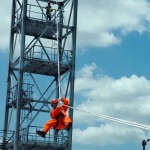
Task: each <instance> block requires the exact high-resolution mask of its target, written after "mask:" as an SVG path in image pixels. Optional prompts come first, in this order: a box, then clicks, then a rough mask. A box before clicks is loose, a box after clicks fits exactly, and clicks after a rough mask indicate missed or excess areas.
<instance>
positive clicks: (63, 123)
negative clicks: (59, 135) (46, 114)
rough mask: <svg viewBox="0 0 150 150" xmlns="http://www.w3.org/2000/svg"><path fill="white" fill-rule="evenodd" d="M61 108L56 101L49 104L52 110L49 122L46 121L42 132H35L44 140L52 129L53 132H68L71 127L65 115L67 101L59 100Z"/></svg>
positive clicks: (64, 99)
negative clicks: (64, 130) (62, 130)
mask: <svg viewBox="0 0 150 150" xmlns="http://www.w3.org/2000/svg"><path fill="white" fill-rule="evenodd" d="M61 102H62V103H63V104H62V106H58V103H59V101H58V100H57V99H53V100H52V101H51V102H50V104H51V106H52V107H53V109H52V110H51V111H50V116H51V118H52V119H51V120H48V121H47V122H46V123H45V124H44V126H43V129H42V131H40V130H37V132H36V133H37V134H38V135H39V136H41V137H43V138H45V136H46V133H47V132H48V131H49V130H50V129H51V128H54V129H55V130H61V129H66V130H67V131H69V130H70V129H71V127H72V121H71V119H70V117H69V116H68V115H67V114H66V111H67V108H68V107H67V106H68V100H67V99H66V98H64V97H62V98H61Z"/></svg>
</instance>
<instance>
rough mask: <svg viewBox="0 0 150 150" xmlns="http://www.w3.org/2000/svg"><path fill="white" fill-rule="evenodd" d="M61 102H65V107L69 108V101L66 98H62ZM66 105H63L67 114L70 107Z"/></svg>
mask: <svg viewBox="0 0 150 150" xmlns="http://www.w3.org/2000/svg"><path fill="white" fill-rule="evenodd" d="M61 101H62V102H63V104H64V105H67V106H68V100H67V99H66V98H65V97H62V98H61ZM64 105H62V109H63V110H64V111H65V112H66V111H67V108H68V107H67V106H64Z"/></svg>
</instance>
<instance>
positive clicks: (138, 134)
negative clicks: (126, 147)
mask: <svg viewBox="0 0 150 150" xmlns="http://www.w3.org/2000/svg"><path fill="white" fill-rule="evenodd" d="M78 137H80V138H78ZM144 138H146V136H145V133H144V131H142V130H139V129H133V128H126V127H125V126H117V125H114V124H111V125H109V124H107V125H101V126H98V127H88V128H86V129H84V130H81V129H74V130H73V140H74V142H75V143H80V144H85V145H88V144H89V143H90V145H107V144H124V143H126V142H130V141H131V140H132V141H133V142H136V141H141V140H142V139H144Z"/></svg>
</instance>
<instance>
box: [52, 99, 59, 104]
mask: <svg viewBox="0 0 150 150" xmlns="http://www.w3.org/2000/svg"><path fill="white" fill-rule="evenodd" d="M55 103H59V101H58V100H57V99H53V100H52V101H51V102H50V104H51V105H53V104H55Z"/></svg>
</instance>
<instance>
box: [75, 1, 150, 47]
mask: <svg viewBox="0 0 150 150" xmlns="http://www.w3.org/2000/svg"><path fill="white" fill-rule="evenodd" d="M149 14H150V4H149V2H148V1H146V0H126V1H124V0H115V1H113V0H108V1H105V0H100V1H99V0H95V1H94V2H93V1H92V2H91V1H90V0H86V1H85V0H83V1H80V2H79V9H78V39H77V41H78V47H79V48H83V47H89V46H96V47H108V46H111V45H114V44H120V42H121V38H122V36H124V35H126V34H127V33H129V32H132V31H137V32H138V33H143V32H145V31H149V27H148V24H149V22H150V15H149ZM116 33H120V34H119V35H118V34H116Z"/></svg>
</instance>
